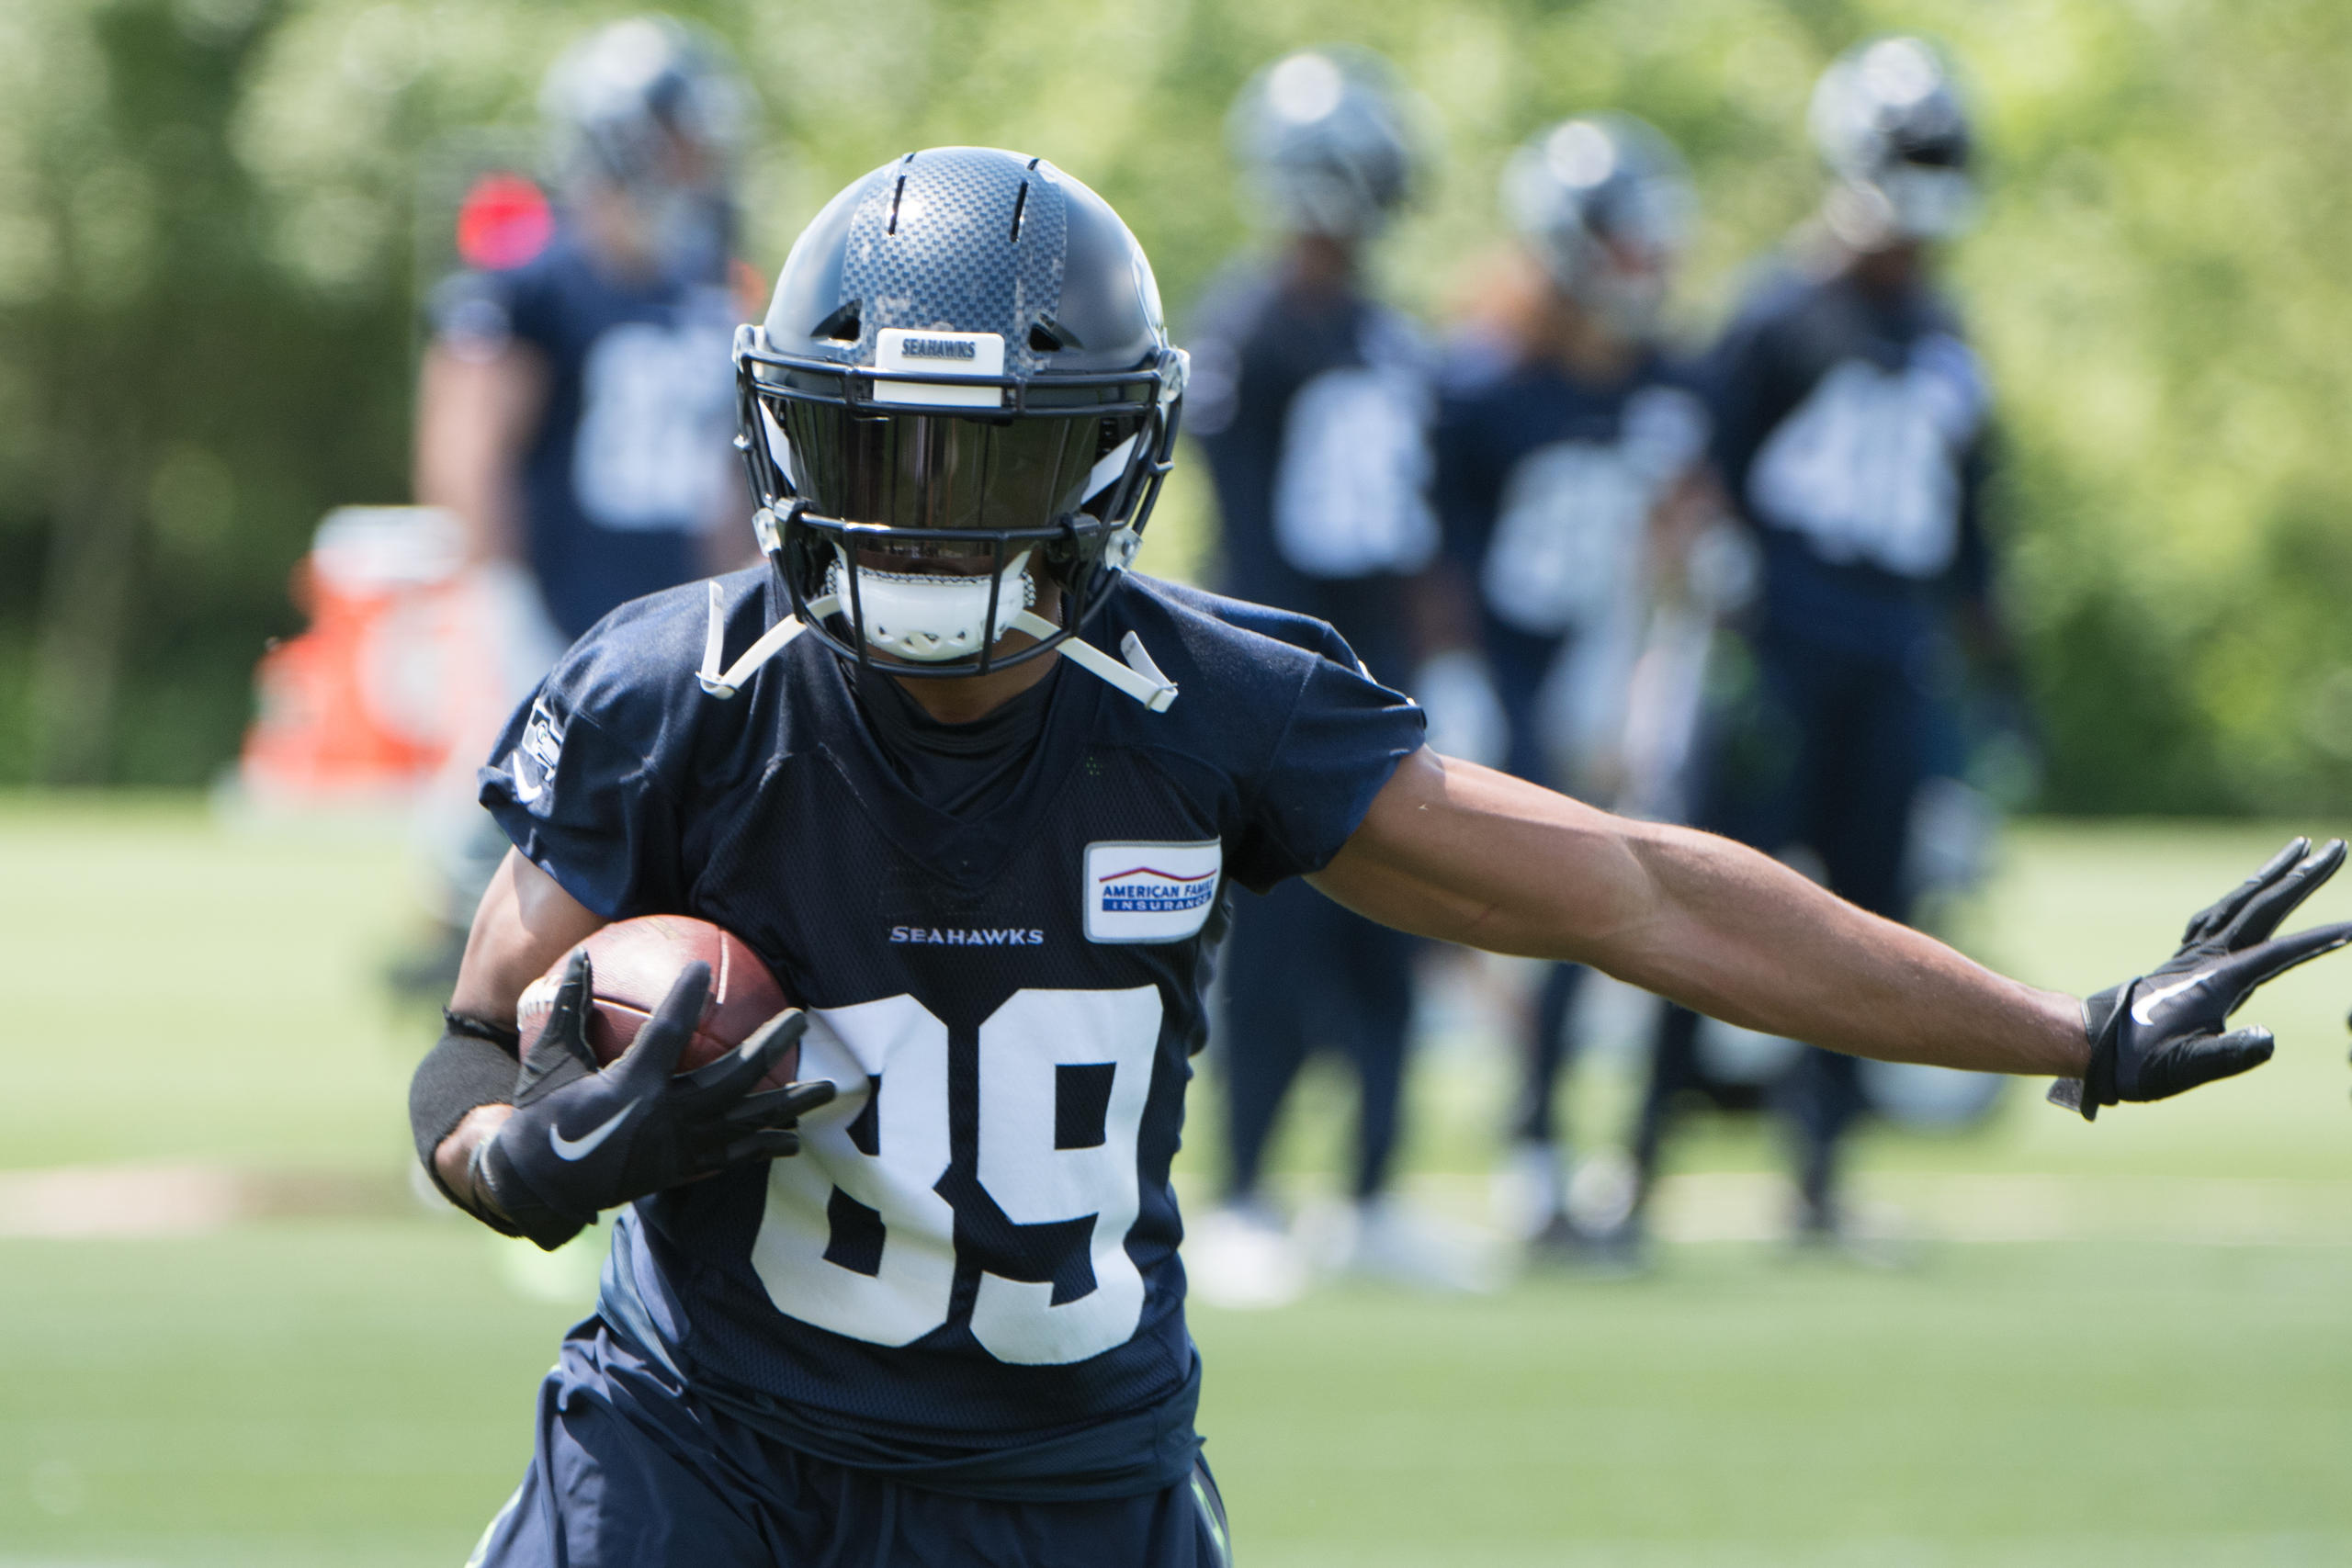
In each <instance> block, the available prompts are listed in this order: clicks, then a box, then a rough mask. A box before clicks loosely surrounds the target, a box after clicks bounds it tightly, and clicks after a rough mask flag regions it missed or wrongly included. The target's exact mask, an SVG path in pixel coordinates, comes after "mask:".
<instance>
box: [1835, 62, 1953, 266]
mask: <svg viewBox="0 0 2352 1568" xmlns="http://www.w3.org/2000/svg"><path fill="white" fill-rule="evenodd" d="M1810 119H1811V125H1812V130H1813V140H1814V144H1815V146H1816V147H1817V148H1819V149H1820V152H1821V157H1822V161H1823V162H1824V163H1826V164H1827V165H1828V166H1829V172H1830V175H1832V176H1833V177H1834V178H1835V179H1836V181H1837V185H1836V186H1835V187H1834V188H1833V189H1832V190H1831V192H1830V195H1829V199H1828V203H1827V206H1826V209H1825V210H1826V217H1827V219H1828V221H1829V225H1830V227H1831V229H1832V230H1833V231H1836V232H1837V234H1838V237H1839V238H1840V239H1842V240H1845V241H1846V242H1847V243H1849V244H1854V245H1858V246H1861V247H1864V248H1868V247H1871V246H1873V245H1877V244H1883V243H1887V242H1889V241H1905V240H1940V239H1946V238H1949V237H1951V235H1954V234H1957V233H1959V232H1961V231H1962V230H1964V229H1965V228H1967V226H1968V225H1969V223H1970V221H1971V220H1973V218H1974V216H1975V209H1976V199H1975V197H1976V192H1975V185H1974V182H1973V181H1972V180H1971V178H1970V177H1969V162H1970V157H1971V153H1972V152H1973V145H1972V142H1973V138H1972V136H1971V134H1970V130H1969V123H1968V112H1967V108H1966V107H1965V106H1964V105H1963V104H1962V101H1961V95H1960V88H1959V84H1958V83H1957V81H1956V80H1955V79H1954V77H1953V73H1952V70H1951V65H1950V64H1949V63H1948V62H1946V61H1945V60H1944V58H1943V56H1942V55H1941V54H1940V53H1939V52H1938V51H1937V50H1936V49H1935V48H1934V46H1933V45H1931V44H1929V43H1928V42H1927V41H1926V40H1925V39H1917V38H1900V37H1898V38H1881V39H1870V40H1868V41H1867V42H1863V43H1860V44H1857V45H1855V46H1854V47H1853V48H1851V49H1849V50H1848V51H1846V52H1845V53H1843V54H1841V55H1839V56H1838V59H1837V60H1836V61H1835V62H1832V64H1831V65H1830V67H1829V69H1828V70H1826V71H1825V72H1823V73H1822V75H1821V81H1820V83H1819V85H1816V86H1815V88H1814V91H1813V109H1812V114H1811V117H1810Z"/></svg>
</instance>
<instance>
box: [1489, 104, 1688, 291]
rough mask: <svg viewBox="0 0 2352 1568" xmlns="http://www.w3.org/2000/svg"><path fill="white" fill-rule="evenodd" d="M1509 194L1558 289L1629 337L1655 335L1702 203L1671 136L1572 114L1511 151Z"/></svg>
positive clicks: (1612, 118) (1625, 119)
mask: <svg viewBox="0 0 2352 1568" xmlns="http://www.w3.org/2000/svg"><path fill="white" fill-rule="evenodd" d="M1502 199H1503V210H1504V211H1505V213H1507V214H1508V215H1509V217H1510V220H1511V223H1512V225H1513V227H1515V228H1517V229H1518V231H1519V232H1520V235H1521V238H1522V239H1523V240H1525V241H1526V243H1527V244H1528V247H1529V248H1530V249H1531V250H1532V251H1533V252H1534V253H1535V254H1536V255H1537V256H1538V257H1539V258H1540V259H1541V260H1542V261H1543V263H1544V270H1545V271H1547V272H1548V273H1550V274H1551V276H1552V281H1553V284H1554V285H1555V287H1556V288H1558V289H1559V290H1560V291H1561V292H1562V293H1563V294H1566V296H1567V297H1568V298H1570V299H1575V300H1577V302H1578V303H1580V304H1582V305H1583V306H1585V307H1586V308H1587V309H1588V310H1592V311H1594V312H1595V313H1596V314H1598V315H1599V316H1600V317H1601V318H1602V319H1603V320H1604V321H1608V322H1609V324H1610V325H1611V327H1613V328H1614V329H1615V330H1616V331H1618V332H1620V333H1623V334H1624V335H1626V336H1628V337H1643V336H1645V335H1647V334H1648V333H1649V332H1650V331H1651V330H1652V328H1653V327H1654V326H1655V325H1656V323H1657V313H1658V310H1659V308H1660V307H1661V306H1663V305H1664V303H1665V301H1666V292H1667V288H1668V286H1669V285H1670V284H1671V282H1672V279H1673V273H1674V268H1675V265H1677V263H1679V261H1680V259H1681V255H1682V250H1683V246H1684V244H1685V243H1686V241H1687V239H1688V237H1689V233H1690V227H1691V211H1692V209H1693V208H1694V207H1695V206H1696V201H1695V199H1694V197H1693V195H1692V191H1691V171H1690V168H1689V166H1688V165H1686V164H1684V163H1683V161H1682V155H1681V154H1680V153H1679V152H1676V151H1675V148H1674V144H1673V143H1672V142H1671V141H1668V140H1667V139H1666V138H1665V137H1664V136H1663V135H1661V134H1660V133H1659V132H1658V131H1657V130H1656V129H1655V128H1654V127H1652V126H1650V125H1648V124H1646V123H1645V122H1644V121H1641V120H1638V119H1635V118H1634V117H1633V116H1631V115H1625V114H1595V115H1585V116H1580V117H1579V118H1575V119H1568V120H1563V121H1561V122H1560V123H1559V124H1557V125H1555V126H1551V127H1548V128H1546V129H1545V130H1541V131H1538V132H1537V133H1536V134H1535V135H1534V136H1533V137H1532V138H1530V139H1529V140H1528V141H1527V142H1526V144H1525V145H1523V146H1521V148H1520V149H1519V151H1518V152H1514V153H1513V154H1512V155H1511V157H1510V162H1509V163H1508V164H1505V165H1504V168H1503V182H1502Z"/></svg>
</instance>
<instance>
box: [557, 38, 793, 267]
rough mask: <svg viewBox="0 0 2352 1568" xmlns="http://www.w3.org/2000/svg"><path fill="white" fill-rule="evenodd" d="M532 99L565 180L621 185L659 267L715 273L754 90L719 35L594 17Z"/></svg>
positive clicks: (730, 225)
mask: <svg viewBox="0 0 2352 1568" xmlns="http://www.w3.org/2000/svg"><path fill="white" fill-rule="evenodd" d="M539 107H540V111H541V113H542V114H543V115H544V116H545V118H546V119H547V122H548V130H549V134H550V136H551V138H552V141H553V146H552V149H551V151H552V154H553V159H554V163H555V166H556V172H557V175H558V178H559V179H560V182H561V183H562V184H563V185H564V186H567V187H569V188H571V190H572V191H573V192H574V193H577V192H578V191H579V190H580V189H581V188H582V186H605V187H607V188H611V189H617V190H619V191H621V192H623V193H624V194H626V195H627V196H628V197H629V199H630V202H631V204H632V206H633V207H634V208H635V209H636V210H637V212H638V213H639V215H640V217H641V219H642V220H643V221H644V222H646V223H647V224H648V225H649V226H650V230H651V236H652V240H653V243H654V247H655V251H656V254H658V255H660V256H661V258H662V262H663V264H664V265H665V266H666V267H667V268H668V270H669V271H671V272H672V273H673V274H675V275H678V276H718V274H719V273H720V272H721V271H722V270H723V268H724V266H725V264H726V259H727V254H728V251H729V247H730V245H731V244H732V242H733V238H734V208H733V204H732V202H731V200H730V199H729V194H728V187H729V177H730V175H731V174H732V172H733V164H734V161H735V156H736V154H737V152H739V151H740V150H741V146H742V142H743V139H744V135H745V132H746V130H747V122H748V121H749V119H750V117H751V108H752V96H751V93H750V91H749V90H748V89H747V88H746V87H745V86H744V85H743V83H742V80H741V77H739V76H738V75H737V74H736V73H735V70H734V67H733V65H732V64H731V62H729V59H728V56H727V52H726V50H725V48H724V47H723V46H722V45H720V44H719V43H718V40H717V39H713V38H711V37H710V36H709V35H707V34H706V33H704V32H702V31H701V30H700V29H698V28H690V27H688V26H687V25H686V24H684V23H683V22H680V21H677V20H675V19H674V18H673V17H630V18H628V20H626V21H620V22H615V23H613V24H612V25H611V26H609V27H605V28H598V29H597V30H596V31H594V32H593V33H590V34H589V35H588V36H587V37H585V38H583V39H580V40H579V41H578V42H577V43H574V44H573V45H572V46H571V48H570V49H568V50H566V51H564V52H563V54H562V55H561V57H560V58H559V59H558V60H557V61H556V62H555V64H554V65H553V66H552V67H550V68H549V69H548V74H547V80H546V82H545V84H544V85H542V86H541V88H540V90H539Z"/></svg>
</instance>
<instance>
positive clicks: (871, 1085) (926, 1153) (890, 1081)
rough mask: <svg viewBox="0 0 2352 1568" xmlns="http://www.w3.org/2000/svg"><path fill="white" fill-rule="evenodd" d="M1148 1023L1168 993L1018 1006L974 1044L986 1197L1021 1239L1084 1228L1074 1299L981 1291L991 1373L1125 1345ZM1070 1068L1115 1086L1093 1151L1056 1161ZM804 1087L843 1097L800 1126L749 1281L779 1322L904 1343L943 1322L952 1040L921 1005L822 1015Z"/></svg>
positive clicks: (809, 1045) (782, 1165) (977, 1311)
mask: <svg viewBox="0 0 2352 1568" xmlns="http://www.w3.org/2000/svg"><path fill="white" fill-rule="evenodd" d="M1159 1022H1160V1002H1159V990H1158V988H1157V987H1151V986H1141V987H1136V988H1134V989H1132V990H1123V991H1048V990H1022V991H1016V992H1014V993H1013V995H1012V997H1010V998H1007V999H1006V1001H1005V1003H1004V1005H1003V1006H1002V1007H1001V1008H999V1009H997V1010H996V1011H995V1012H994V1013H992V1014H990V1015H989V1018H988V1020H987V1021H986V1022H984V1023H982V1024H981V1025H980V1039H979V1047H980V1051H979V1086H978V1092H979V1105H978V1128H979V1161H978V1163H979V1172H978V1174H979V1180H980V1185H981V1186H982V1187H983V1188H985V1189H986V1190H987V1191H988V1194H989V1197H990V1198H991V1199H993V1200H994V1201H995V1202H996V1204H997V1206H998V1207H999V1208H1001V1209H1002V1210H1003V1211H1004V1213H1005V1217H1006V1218H1008V1219H1010V1220H1011V1221H1012V1223H1013V1224H1021V1225H1043V1224H1062V1223H1067V1222H1069V1221H1073V1220H1089V1219H1091V1221H1092V1222H1093V1224H1092V1225H1091V1230H1090V1239H1089V1241H1088V1243H1087V1248H1088V1252H1087V1256H1088V1260H1089V1262H1090V1263H1091V1267H1092V1270H1093V1275H1094V1288H1093V1289H1092V1290H1091V1291H1089V1292H1086V1293H1085V1294H1084V1295H1081V1296H1078V1297H1076V1298H1074V1299H1072V1300H1069V1301H1066V1302H1064V1303H1061V1304H1060V1305H1056V1304H1054V1300H1053V1296H1054V1286H1053V1285H1052V1284H1051V1283H1050V1282H1044V1281H1037V1280H1010V1279H1005V1278H1002V1277H1001V1276H998V1275H995V1274H990V1273H985V1272H984V1273H982V1274H981V1276H980V1288H979V1292H978V1297H977V1298H976V1299H975V1301H974V1302H973V1304H972V1334H973V1337H975V1338H977V1339H978V1341H979V1342H980V1344H981V1345H982V1346H983V1347H985V1348H987V1350H988V1352H989V1354H990V1355H992V1356H994V1357H996V1358H997V1359H999V1360H1001V1361H1012V1362H1018V1363H1022V1364H1024V1365H1042V1364H1048V1363H1060V1362H1065V1361H1078V1360H1083V1359H1086V1358H1087V1357H1089V1356H1096V1355H1100V1354H1101V1353H1103V1351H1105V1350H1109V1349H1112V1348H1115V1347H1117V1346H1120V1345H1123V1344H1125V1343H1126V1341H1127V1340H1129V1339H1131V1338H1133V1337H1134V1336H1135V1331H1136V1325H1137V1324H1138V1323H1139V1322H1140V1321H1141V1320H1142V1316H1143V1276H1142V1274H1141V1273H1140V1272H1139V1271H1138V1270H1137V1269H1136V1266H1135V1261H1134V1259H1132V1258H1129V1257H1128V1256H1127V1250H1126V1239H1127V1232H1128V1231H1129V1230H1130V1229H1131V1228H1133V1226H1134V1224H1135V1222H1136V1213H1137V1210H1138V1207H1139V1204H1140V1201H1141V1195H1140V1190H1139V1173H1138V1171H1137V1169H1136V1141H1137V1138H1138V1135H1139V1133H1140V1130H1141V1128H1142V1124H1143V1112H1144V1102H1145V1100H1146V1098H1147V1097H1148V1094H1149V1093H1150V1089H1151V1068H1152V1061H1153V1057H1154V1054H1155V1051H1156V1049H1157V1046H1158V1043H1159ZM1064 1066H1094V1067H1098V1068H1099V1067H1105V1066H1107V1067H1108V1068H1109V1069H1110V1071H1111V1081H1110V1088H1109V1094H1108V1099H1107V1102H1106V1104H1105V1106H1104V1109H1103V1123H1102V1138H1101V1141H1100V1142H1099V1143H1094V1144H1091V1145H1087V1146H1083V1147H1072V1148H1064V1147H1057V1146H1056V1145H1057V1132H1056V1129H1057V1095H1058V1093H1059V1092H1060V1089H1061V1084H1062V1078H1063V1075H1062V1074H1061V1073H1060V1072H1059V1071H1058V1069H1059V1068H1061V1067H1064ZM800 1070H801V1076H802V1077H831V1079H833V1081H834V1082H836V1083H838V1084H839V1085H840V1086H841V1089H842V1093H841V1096H840V1098H839V1099H837V1100H834V1102H833V1103H832V1104H831V1105H830V1106H828V1107H826V1108H825V1109H824V1110H822V1111H819V1112H817V1113H816V1114H814V1115H812V1116H810V1117H808V1118H805V1119H804V1120H803V1121H802V1122H801V1124H800V1128H801V1131H800V1137H801V1152H800V1154H799V1155H798V1156H796V1157H793V1158H790V1159H781V1160H778V1161H776V1162H775V1165H774V1166H773V1167H772V1168H771V1174H770V1176H769V1179H768V1195H767V1212H766V1213H765V1215H764V1217H763V1219H762V1221H761V1224H760V1230H759V1235H757V1237H755V1238H754V1239H753V1241H752V1268H753V1269H755V1270H756V1271H757V1272H758V1274H759V1276H760V1279H761V1280H762V1282H763V1283H764V1284H765V1285H766V1287H767V1292H768V1297H769V1299H770V1300H771V1301H773V1302H774V1303H775V1306H776V1310H777V1311H779V1312H782V1313H784V1314H786V1315H787V1316H790V1317H795V1318H797V1319H799V1320H800V1321H801V1322H803V1323H808V1324H813V1325H816V1326H817V1327H820V1328H824V1329H830V1330H831V1331H832V1332H833V1333H835V1334H840V1335H844V1336H846V1337H850V1338H853V1339H863V1340H865V1341H867V1342H868V1343H871V1344H876V1345H906V1344H910V1343H911V1342H912V1341H914V1340H916V1339H920V1338H921V1337H922V1336H924V1335H926V1334H928V1333H930V1332H931V1331H932V1330H933V1329H935V1328H938V1327H941V1326H942V1325H944V1324H945V1323H946V1322H947V1316H948V1306H949V1298H950V1296H951V1294H952V1293H953V1292H954V1290H955V1284H956V1242H955V1236H956V1213H955V1210H954V1209H953V1208H952V1207H951V1206H950V1205H949V1203H948V1201H947V1200H946V1199H945V1198H944V1197H942V1196H941V1195H940V1194H939V1192H938V1190H937V1185H938V1182H939V1180H940V1179H941V1178H942V1177H944V1175H946V1173H947V1166H948V1160H949V1150H948V1133H947V1126H948V1087H947V1026H946V1025H945V1024H944V1023H942V1022H941V1021H939V1020H938V1019H937V1018H936V1017H934V1016H933V1014H932V1013H931V1011H930V1010H928V1009H926V1008H925V1007H923V1005H922V1003H920V1002H918V1001H916V1000H915V999H914V998H912V997H889V998H884V999H883V1000H881V1001H876V1002H865V1003H862V1004H860V1005H858V1006H856V1007H848V1008H829V1009H822V1010H817V1011H815V1012H814V1013H813V1014H812V1015H811V1020H810V1023H809V1033H808V1035H807V1037H806V1038H805V1039H804V1040H803V1042H802V1045H801V1069H800ZM869 1108H870V1110H871V1112H872V1113H871V1114H870V1115H869V1114H868V1113H867V1112H868V1111H869ZM844 1232H848V1233H854V1234H856V1235H864V1236H865V1237H867V1238H869V1239H870V1238H872V1237H874V1236H876V1235H878V1237H879V1247H878V1255H877V1254H876V1252H875V1251H874V1250H873V1249H872V1248H871V1247H857V1246H851V1247H842V1245H840V1243H839V1241H838V1239H837V1238H838V1237H840V1236H841V1235H842V1234H843V1233H844Z"/></svg>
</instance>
